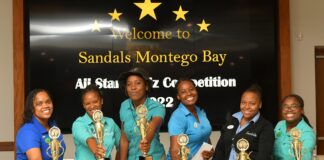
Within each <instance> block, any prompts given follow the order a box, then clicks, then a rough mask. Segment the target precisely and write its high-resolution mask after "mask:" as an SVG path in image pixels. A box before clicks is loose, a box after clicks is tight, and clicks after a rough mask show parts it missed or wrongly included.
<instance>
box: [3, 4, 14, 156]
mask: <svg viewBox="0 0 324 160" xmlns="http://www.w3.org/2000/svg"><path fill="white" fill-rule="evenodd" d="M0 20H1V29H0V35H1V36H0V73H1V76H0V109H1V112H0V142H6V141H14V116H13V115H14V113H13V56H12V55H13V54H12V51H13V49H12V41H13V40H12V33H13V32H12V0H1V5H0ZM0 159H8V160H10V159H14V158H13V152H0Z"/></svg>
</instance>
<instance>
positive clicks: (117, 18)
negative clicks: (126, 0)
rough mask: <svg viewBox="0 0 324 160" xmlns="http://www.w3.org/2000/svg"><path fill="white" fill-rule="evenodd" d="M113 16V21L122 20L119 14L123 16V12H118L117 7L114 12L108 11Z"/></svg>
mask: <svg viewBox="0 0 324 160" xmlns="http://www.w3.org/2000/svg"><path fill="white" fill-rule="evenodd" d="M108 14H109V15H110V16H111V21H113V20H117V21H120V19H119V16H121V15H122V14H123V13H118V12H117V10H116V8H115V10H114V12H113V13H108Z"/></svg>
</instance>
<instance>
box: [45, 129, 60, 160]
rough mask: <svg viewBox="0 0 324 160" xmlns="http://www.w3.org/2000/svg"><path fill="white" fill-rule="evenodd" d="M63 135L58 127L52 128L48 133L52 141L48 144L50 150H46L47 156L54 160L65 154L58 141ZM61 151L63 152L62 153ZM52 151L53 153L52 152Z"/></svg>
mask: <svg viewBox="0 0 324 160" xmlns="http://www.w3.org/2000/svg"><path fill="white" fill-rule="evenodd" d="M60 135H61V130H60V129H59V128H58V127H55V126H54V127H52V128H50V130H49V131H48V136H49V137H50V138H51V141H50V142H49V144H48V148H47V149H46V154H47V156H49V157H51V158H52V160H58V158H59V157H61V156H62V155H63V153H64V148H63V147H62V145H61V142H59V141H58V140H57V139H58V137H60ZM60 149H62V152H61V153H60ZM50 151H51V152H50Z"/></svg>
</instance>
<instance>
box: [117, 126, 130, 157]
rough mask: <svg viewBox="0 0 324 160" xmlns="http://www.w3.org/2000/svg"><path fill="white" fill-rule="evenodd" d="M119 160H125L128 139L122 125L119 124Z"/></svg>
mask: <svg viewBox="0 0 324 160" xmlns="http://www.w3.org/2000/svg"><path fill="white" fill-rule="evenodd" d="M119 145H120V153H119V155H120V160H126V159H127V154H128V139H127V137H126V134H125V132H124V125H123V124H121V136H120V142H119Z"/></svg>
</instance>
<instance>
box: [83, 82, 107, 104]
mask: <svg viewBox="0 0 324 160" xmlns="http://www.w3.org/2000/svg"><path fill="white" fill-rule="evenodd" d="M88 92H94V93H96V94H97V95H98V97H100V99H103V93H102V92H101V91H100V89H99V87H98V86H97V85H95V84H90V85H88V86H87V87H86V88H85V89H84V90H83V91H82V94H81V102H82V103H83V97H84V95H85V94H86V93H88Z"/></svg>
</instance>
